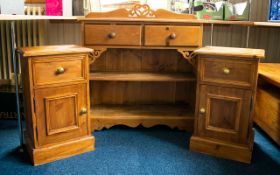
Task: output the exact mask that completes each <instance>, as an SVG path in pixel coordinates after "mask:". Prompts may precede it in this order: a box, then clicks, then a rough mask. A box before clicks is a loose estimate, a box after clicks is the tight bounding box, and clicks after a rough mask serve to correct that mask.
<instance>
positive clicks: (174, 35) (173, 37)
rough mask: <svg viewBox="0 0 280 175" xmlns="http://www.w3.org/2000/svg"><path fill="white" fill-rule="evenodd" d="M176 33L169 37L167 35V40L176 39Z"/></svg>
mask: <svg viewBox="0 0 280 175" xmlns="http://www.w3.org/2000/svg"><path fill="white" fill-rule="evenodd" d="M176 37H177V36H176V33H171V34H170V35H169V38H170V39H176Z"/></svg>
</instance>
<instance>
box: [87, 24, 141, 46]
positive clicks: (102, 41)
mask: <svg viewBox="0 0 280 175" xmlns="http://www.w3.org/2000/svg"><path fill="white" fill-rule="evenodd" d="M84 40H85V41H84V43H85V45H125V46H139V45H141V26H140V25H93V24H85V36H84Z"/></svg>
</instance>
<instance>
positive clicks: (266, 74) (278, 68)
mask: <svg viewBox="0 0 280 175" xmlns="http://www.w3.org/2000/svg"><path fill="white" fill-rule="evenodd" d="M258 72H259V76H260V77H262V78H263V79H265V80H267V81H268V82H270V83H272V84H273V85H275V86H277V87H279V88H280V63H261V64H260V65H259V71H258Z"/></svg>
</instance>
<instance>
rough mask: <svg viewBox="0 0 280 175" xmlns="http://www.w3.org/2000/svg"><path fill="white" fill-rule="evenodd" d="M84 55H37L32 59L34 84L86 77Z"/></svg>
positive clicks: (68, 80)
mask: <svg viewBox="0 0 280 175" xmlns="http://www.w3.org/2000/svg"><path fill="white" fill-rule="evenodd" d="M85 59H86V56H85V55H71V56H57V57H55V56H52V57H44V58H42V57H38V58H35V59H33V60H32V70H33V71H32V72H33V81H34V82H33V83H34V86H35V87H36V86H42V85H49V84H55V83H67V82H72V81H77V80H84V79H86V77H85V76H86V74H85V70H84V67H85Z"/></svg>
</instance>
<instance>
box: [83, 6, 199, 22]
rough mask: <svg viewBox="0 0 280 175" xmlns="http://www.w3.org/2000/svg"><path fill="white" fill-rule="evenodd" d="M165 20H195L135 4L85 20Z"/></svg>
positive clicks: (189, 15)
mask: <svg viewBox="0 0 280 175" xmlns="http://www.w3.org/2000/svg"><path fill="white" fill-rule="evenodd" d="M108 17H113V18H167V19H196V17H195V15H192V14H178V13H174V12H171V11H168V10H165V9H158V10H152V9H151V8H150V6H149V5H147V4H135V5H134V6H133V7H132V8H131V9H124V8H122V9H117V10H113V11H110V12H91V13H89V14H87V16H86V18H108Z"/></svg>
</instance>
